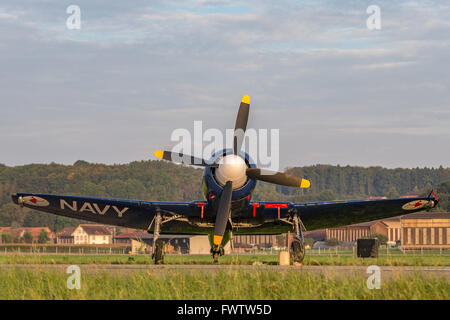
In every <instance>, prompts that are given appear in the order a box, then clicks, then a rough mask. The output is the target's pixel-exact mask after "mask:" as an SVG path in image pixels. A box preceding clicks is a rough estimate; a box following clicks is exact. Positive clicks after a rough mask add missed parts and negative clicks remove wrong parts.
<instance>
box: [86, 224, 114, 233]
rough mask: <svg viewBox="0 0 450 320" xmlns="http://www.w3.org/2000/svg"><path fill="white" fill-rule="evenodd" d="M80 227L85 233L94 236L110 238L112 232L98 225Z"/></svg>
mask: <svg viewBox="0 0 450 320" xmlns="http://www.w3.org/2000/svg"><path fill="white" fill-rule="evenodd" d="M79 227H81V228H83V230H84V232H86V233H87V234H88V235H92V236H110V235H111V232H110V231H109V230H108V229H106V227H105V226H102V225H98V224H80V225H79Z"/></svg>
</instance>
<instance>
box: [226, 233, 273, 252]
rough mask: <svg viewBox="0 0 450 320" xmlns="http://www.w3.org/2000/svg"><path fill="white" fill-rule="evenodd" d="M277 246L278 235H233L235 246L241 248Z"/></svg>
mask: <svg viewBox="0 0 450 320" xmlns="http://www.w3.org/2000/svg"><path fill="white" fill-rule="evenodd" d="M276 246H277V239H276V235H261V234H252V235H241V234H239V235H233V247H234V248H236V249H239V248H255V247H257V248H260V249H263V248H271V247H276Z"/></svg>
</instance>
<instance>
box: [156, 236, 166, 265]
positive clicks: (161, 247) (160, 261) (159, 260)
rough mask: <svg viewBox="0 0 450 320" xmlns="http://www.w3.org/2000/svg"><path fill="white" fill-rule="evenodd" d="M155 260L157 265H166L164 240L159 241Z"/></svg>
mask: <svg viewBox="0 0 450 320" xmlns="http://www.w3.org/2000/svg"><path fill="white" fill-rule="evenodd" d="M153 258H154V259H155V264H163V263H164V242H163V241H162V240H157V241H156V245H155V252H154V253H153Z"/></svg>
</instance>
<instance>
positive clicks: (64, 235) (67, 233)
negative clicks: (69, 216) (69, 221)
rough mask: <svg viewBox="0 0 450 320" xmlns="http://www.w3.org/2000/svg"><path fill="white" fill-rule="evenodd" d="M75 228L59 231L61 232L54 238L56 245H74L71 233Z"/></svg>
mask: <svg viewBox="0 0 450 320" xmlns="http://www.w3.org/2000/svg"><path fill="white" fill-rule="evenodd" d="M75 228H76V227H66V228H64V229H62V230H61V232H59V233H58V235H57V236H56V243H57V244H73V243H74V237H73V235H72V234H73V232H74V231H75Z"/></svg>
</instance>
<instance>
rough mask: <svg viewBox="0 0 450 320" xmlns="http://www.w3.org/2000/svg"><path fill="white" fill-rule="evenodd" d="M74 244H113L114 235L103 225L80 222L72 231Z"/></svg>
mask: <svg viewBox="0 0 450 320" xmlns="http://www.w3.org/2000/svg"><path fill="white" fill-rule="evenodd" d="M72 236H73V243H74V244H111V243H112V235H111V232H109V230H108V229H106V228H105V227H104V226H102V225H95V224H80V225H79V226H78V227H76V228H75V230H74V231H73V232H72Z"/></svg>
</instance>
